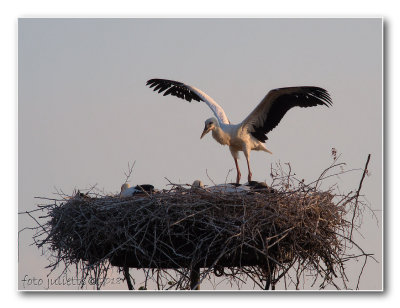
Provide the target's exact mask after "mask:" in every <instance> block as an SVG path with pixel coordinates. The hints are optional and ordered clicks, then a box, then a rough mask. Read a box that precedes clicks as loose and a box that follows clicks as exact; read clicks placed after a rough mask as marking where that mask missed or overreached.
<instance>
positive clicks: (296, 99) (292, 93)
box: [242, 87, 332, 142]
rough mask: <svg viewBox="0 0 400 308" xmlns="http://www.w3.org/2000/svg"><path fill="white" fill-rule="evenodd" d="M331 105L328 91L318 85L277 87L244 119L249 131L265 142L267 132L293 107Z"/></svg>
mask: <svg viewBox="0 0 400 308" xmlns="http://www.w3.org/2000/svg"><path fill="white" fill-rule="evenodd" d="M317 105H325V106H327V107H329V106H330V105H332V99H331V97H330V95H329V93H328V92H327V91H326V90H325V89H322V88H318V87H290V88H279V89H274V90H271V91H269V92H268V94H267V95H266V96H265V97H264V99H263V100H262V101H261V102H260V104H258V106H257V107H256V108H255V109H254V110H253V111H252V112H251V113H250V114H249V116H248V117H247V118H246V119H244V121H243V122H242V126H246V128H247V130H248V132H249V133H251V134H252V135H253V137H255V138H256V139H258V140H259V141H261V142H265V141H266V140H267V139H268V137H267V134H268V133H269V132H270V131H271V130H273V129H274V128H275V127H276V126H277V125H278V124H279V122H280V121H281V120H282V118H283V116H284V115H285V114H286V112H288V110H289V109H291V108H293V107H296V106H298V107H313V106H317Z"/></svg>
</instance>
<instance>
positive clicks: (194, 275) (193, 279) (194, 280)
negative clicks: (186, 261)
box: [190, 265, 200, 290]
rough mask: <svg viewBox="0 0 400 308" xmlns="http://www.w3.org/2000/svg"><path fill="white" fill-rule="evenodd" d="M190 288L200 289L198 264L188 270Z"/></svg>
mask: <svg viewBox="0 0 400 308" xmlns="http://www.w3.org/2000/svg"><path fill="white" fill-rule="evenodd" d="M190 289H191V290H200V266H197V265H196V266H194V267H193V268H192V270H191V271H190Z"/></svg>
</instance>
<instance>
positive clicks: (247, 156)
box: [244, 152, 253, 182]
mask: <svg viewBox="0 0 400 308" xmlns="http://www.w3.org/2000/svg"><path fill="white" fill-rule="evenodd" d="M244 156H246V161H247V169H248V170H249V176H248V177H247V180H248V181H249V182H251V177H252V176H253V174H252V173H251V170H250V162H249V154H248V153H246V152H244Z"/></svg>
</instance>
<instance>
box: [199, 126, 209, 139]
mask: <svg viewBox="0 0 400 308" xmlns="http://www.w3.org/2000/svg"><path fill="white" fill-rule="evenodd" d="M210 130H211V128H210V127H209V128H207V127H205V128H204V130H203V133H202V134H201V136H200V139H201V138H203V137H204V136H205V135H206V134H207V133H208V132H209V131H210Z"/></svg>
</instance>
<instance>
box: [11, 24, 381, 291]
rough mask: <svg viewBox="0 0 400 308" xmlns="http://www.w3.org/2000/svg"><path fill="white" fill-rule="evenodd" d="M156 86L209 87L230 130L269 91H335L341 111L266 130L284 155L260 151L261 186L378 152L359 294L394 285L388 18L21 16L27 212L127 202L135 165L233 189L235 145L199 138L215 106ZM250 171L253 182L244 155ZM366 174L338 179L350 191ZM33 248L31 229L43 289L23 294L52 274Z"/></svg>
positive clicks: (158, 178)
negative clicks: (88, 194)
mask: <svg viewBox="0 0 400 308" xmlns="http://www.w3.org/2000/svg"><path fill="white" fill-rule="evenodd" d="M151 78H166V79H173V80H177V81H182V82H185V83H187V84H190V85H193V86H195V87H197V88H199V89H201V90H203V91H204V92H206V93H207V94H208V95H210V96H211V97H213V98H214V99H215V100H216V101H217V102H218V103H219V104H220V105H221V106H222V107H223V108H224V110H225V112H226V114H227V116H228V118H229V119H230V121H231V122H232V123H239V122H241V121H242V120H243V119H244V118H245V117H246V116H247V115H248V114H249V113H250V112H251V111H252V110H253V109H254V108H255V107H256V105H257V104H258V103H259V102H260V101H261V99H262V98H263V97H264V96H265V94H266V93H267V92H268V91H269V90H271V89H274V88H278V87H286V86H299V85H312V86H320V87H323V88H325V89H327V90H328V91H329V93H330V94H331V97H332V100H333V106H332V107H331V108H329V109H328V108H325V107H316V108H308V109H299V108H298V109H292V110H290V111H289V112H288V113H287V114H286V115H285V117H284V119H283V120H282V121H281V123H280V124H279V126H278V127H277V128H275V129H274V130H273V131H272V132H271V133H269V134H268V137H269V140H268V141H267V143H266V146H267V148H268V149H269V150H271V151H272V152H273V155H269V154H267V153H263V152H260V153H259V152H252V153H251V166H252V172H253V178H254V179H256V180H259V181H264V180H265V181H266V182H267V183H269V182H270V181H271V179H270V177H269V168H270V165H271V163H272V164H273V163H276V162H281V163H286V162H290V164H291V166H292V168H293V169H294V170H295V172H296V174H297V175H298V176H299V177H301V178H304V179H305V180H306V182H311V181H312V180H314V179H316V178H317V177H318V176H319V174H320V173H321V172H322V171H323V170H324V169H325V168H326V167H327V166H328V165H329V164H330V163H331V162H332V157H331V154H330V153H331V149H332V148H335V149H337V151H338V153H341V155H342V156H341V157H342V161H344V162H346V163H347V166H348V168H349V169H352V168H362V167H363V166H364V164H365V161H366V158H367V155H368V154H371V162H370V165H369V174H370V175H369V176H368V177H367V178H366V180H365V182H364V184H363V193H364V194H365V196H366V199H367V200H368V202H369V206H370V207H371V208H372V209H373V210H374V212H373V213H374V214H372V213H371V212H370V211H366V212H365V213H364V221H363V225H362V228H361V234H362V235H363V237H361V236H360V235H358V238H357V240H358V241H359V243H360V245H361V246H362V247H363V248H364V249H365V250H366V251H368V252H372V253H374V255H375V257H376V259H377V260H378V261H379V263H374V262H369V263H368V264H367V268H366V270H365V271H364V276H363V279H362V282H361V284H360V288H361V289H364V290H380V289H381V288H382V265H383V257H382V223H383V222H382V141H383V140H382V104H383V103H382V20H381V19H379V18H369V19H363V18H356V19H344V18H334V19H330V18H323V19H318V18H314V19H301V18H298V19H281V18H273V19H264V18H260V19H230V18H225V19H207V18H206V19H35V18H32V19H29V18H27V19H25V18H22V19H19V22H18V148H19V149H18V166H19V168H18V170H19V171H18V180H19V181H18V200H19V209H18V210H19V211H25V210H31V209H34V208H35V206H36V205H35V204H36V203H37V200H36V199H35V198H34V197H37V196H43V197H49V196H54V195H53V194H54V193H55V191H56V190H57V189H58V190H60V189H61V190H63V191H64V192H65V193H67V194H71V193H72V191H73V190H74V189H85V188H89V187H91V186H93V185H95V184H96V185H97V187H98V188H99V189H101V190H104V191H105V192H107V193H118V192H119V189H120V186H121V184H122V183H123V182H124V180H125V175H124V172H126V171H127V168H128V163H129V164H133V162H135V166H134V169H133V175H132V177H131V181H130V183H131V184H132V185H134V184H144V183H149V184H153V185H154V186H155V187H157V188H165V187H166V185H167V184H168V181H167V180H166V178H168V179H169V180H170V181H171V182H175V183H181V184H185V183H192V182H193V181H194V180H195V179H201V180H202V181H203V182H204V183H205V184H206V185H210V184H211V182H210V180H209V179H208V177H207V173H208V175H209V176H210V177H211V178H212V179H213V180H214V182H217V183H222V182H225V178H226V177H227V174H228V173H229V170H230V169H233V168H234V162H233V159H232V157H231V154H230V152H229V149H228V148H227V147H222V146H221V145H219V144H218V143H216V142H215V140H213V139H212V138H211V135H207V136H206V137H205V138H203V139H202V140H200V139H199V137H200V134H201V132H202V130H203V128H204V120H206V119H207V118H209V117H211V116H213V114H212V112H211V110H210V109H208V107H207V106H206V105H205V104H204V103H198V102H192V103H190V104H189V103H187V102H185V101H183V100H180V99H177V98H175V97H162V95H158V94H155V93H154V92H152V91H151V90H149V89H148V88H147V87H146V86H145V83H146V81H147V80H148V79H151ZM239 164H240V167H241V170H242V181H244V180H245V179H246V177H247V170H246V163H245V159H244V158H243V156H242V158H241V159H240V161H239ZM360 178H361V172H358V173H357V172H354V173H350V174H348V175H346V176H341V177H340V178H335V181H336V182H337V183H338V185H339V186H340V188H341V189H342V190H343V191H350V190H354V189H356V188H357V187H358V184H359V180H360ZM228 180H230V181H234V180H235V172H234V171H232V172H230V173H229V176H228ZM18 222H19V229H21V228H23V227H25V226H27V225H29V224H31V223H32V222H31V221H30V220H29V219H28V218H27V217H23V216H21V215H20V216H19V221H18ZM30 243H31V234H30V233H29V232H23V233H21V234H20V238H19V251H18V252H19V263H18V266H19V272H18V285H19V288H20V289H29V288H32V289H43V288H42V286H39V287H37V288H36V287H35V286H32V285H30V286H28V287H26V286H24V285H23V281H22V280H23V279H24V277H28V278H29V277H30V278H32V277H36V278H43V279H45V277H46V275H47V273H48V270H47V269H44V267H45V266H46V265H47V263H46V260H45V258H44V257H43V256H41V251H39V250H37V249H36V248H35V247H33V246H28V245H29V244H30ZM355 266H356V267H357V270H359V264H358V265H355ZM352 273H353V272H352ZM356 273H358V272H357V271H354V275H355V274H356ZM46 279H47V277H46ZM114 287H115V288H117V287H118V286H111V287H110V288H111V289H112V288H114ZM124 287H125V286H123V288H124ZM75 289H76V288H75Z"/></svg>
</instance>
